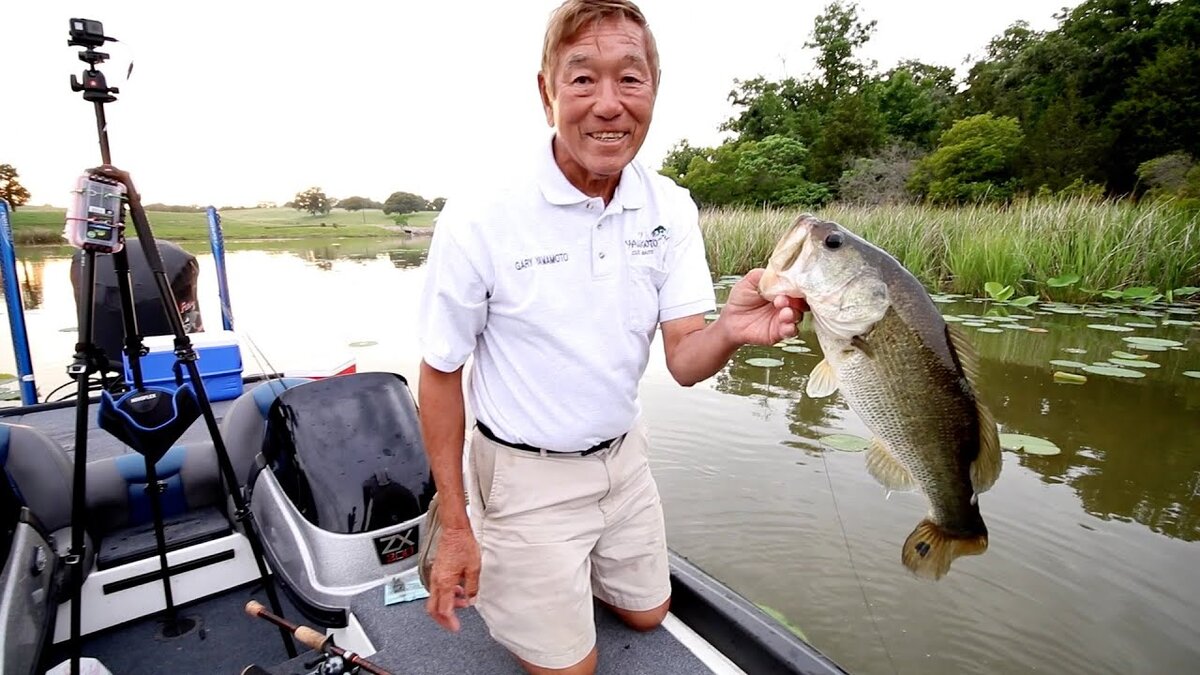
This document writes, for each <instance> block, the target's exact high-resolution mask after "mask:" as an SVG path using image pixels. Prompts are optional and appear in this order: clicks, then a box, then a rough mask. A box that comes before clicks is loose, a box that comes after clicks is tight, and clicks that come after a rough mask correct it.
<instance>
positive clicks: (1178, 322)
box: [1162, 319, 1194, 326]
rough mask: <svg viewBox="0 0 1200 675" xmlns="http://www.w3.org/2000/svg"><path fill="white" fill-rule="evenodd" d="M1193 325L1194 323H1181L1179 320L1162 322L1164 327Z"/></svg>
mask: <svg viewBox="0 0 1200 675" xmlns="http://www.w3.org/2000/svg"><path fill="white" fill-rule="evenodd" d="M1193 323H1194V322H1192V321H1179V320H1178V319H1163V320H1162V325H1164V326H1191V325H1193Z"/></svg>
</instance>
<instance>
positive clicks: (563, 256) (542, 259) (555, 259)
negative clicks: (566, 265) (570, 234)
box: [513, 251, 569, 271]
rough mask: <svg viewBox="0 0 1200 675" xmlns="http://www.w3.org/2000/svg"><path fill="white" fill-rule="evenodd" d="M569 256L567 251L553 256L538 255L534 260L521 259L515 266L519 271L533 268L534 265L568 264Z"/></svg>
mask: <svg viewBox="0 0 1200 675" xmlns="http://www.w3.org/2000/svg"><path fill="white" fill-rule="evenodd" d="M568 258H569V256H568V255H567V252H566V251H563V252H562V253H554V254H551V255H538V256H534V257H532V258H521V259H520V260H517V261H516V262H515V263H513V264H514V266H515V267H516V268H517V270H518V271H520V270H523V269H526V268H529V267H532V266H534V265H553V264H555V263H563V262H567V260H568Z"/></svg>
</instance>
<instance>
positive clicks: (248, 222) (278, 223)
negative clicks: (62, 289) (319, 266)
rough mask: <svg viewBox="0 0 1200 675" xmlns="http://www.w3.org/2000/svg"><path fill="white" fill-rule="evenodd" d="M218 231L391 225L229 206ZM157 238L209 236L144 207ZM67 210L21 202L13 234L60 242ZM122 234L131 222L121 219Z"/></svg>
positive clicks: (192, 216) (348, 231)
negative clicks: (124, 225)
mask: <svg viewBox="0 0 1200 675" xmlns="http://www.w3.org/2000/svg"><path fill="white" fill-rule="evenodd" d="M220 215H221V231H222V232H223V233H224V235H225V238H226V239H295V238H304V237H312V236H321V237H334V236H336V237H379V236H382V235H386V234H388V230H387V229H385V228H389V227H390V228H395V227H396V225H395V223H394V222H393V221H392V219H391V217H390V216H386V215H384V213H383V211H381V210H379V209H368V210H365V211H355V212H350V211H344V210H342V209H334V210H333V211H331V212H329V213H327V214H325V215H322V216H310V215H308V214H307V213H303V212H301V211H297V210H295V209H284V208H275V209H231V210H227V211H222V212H220ZM436 216H437V213H436V212H434V211H423V212H420V213H413V214H410V216H409V219H408V225H407V226H408V227H411V228H417V229H425V228H431V227H433V220H434V218H435V217H436ZM146 217H147V218H148V219H149V220H150V227H151V228H152V229H153V230H154V234H155V236H156V237H162V238H163V239H169V240H171V241H187V240H190V239H201V240H207V239H208V217H207V216H206V215H205V214H204V213H175V212H166V211H147V212H146ZM65 218H66V210H64V209H54V208H45V207H34V206H25V207H21V208H20V209H17V210H16V211H14V212H13V214H12V225H13V238H14V239H15V240H16V242H17V243H21V244H32V243H41V244H57V243H61V242H62V228H63V222H64V220H65ZM126 228H127V236H129V235H131V234H132V231H133V223H132V221H131V220H129V219H128V217H127V218H126Z"/></svg>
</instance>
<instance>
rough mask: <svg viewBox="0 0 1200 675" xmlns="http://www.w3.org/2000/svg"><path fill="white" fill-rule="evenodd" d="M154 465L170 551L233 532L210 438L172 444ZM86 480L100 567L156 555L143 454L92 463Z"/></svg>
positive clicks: (97, 563)
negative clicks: (185, 443) (182, 443)
mask: <svg viewBox="0 0 1200 675" xmlns="http://www.w3.org/2000/svg"><path fill="white" fill-rule="evenodd" d="M154 469H155V472H156V473H157V474H158V481H159V484H160V485H161V486H162V487H161V490H162V491H161V493H160V496H161V498H162V499H161V503H162V510H163V525H164V533H165V536H166V541H167V550H168V551H171V550H175V549H179V548H183V547H186V546H191V545H193V544H198V543H200V542H202V541H208V540H210V539H216V538H218V537H222V536H224V535H226V534H229V533H230V532H232V526H231V524H230V521H229V518H228V517H226V514H225V499H226V498H225V493H224V487H223V483H222V481H221V476H220V470H219V468H218V465H217V455H216V452H215V450H214V449H213V444H212V442H211V441H203V442H196V443H190V444H187V445H176V446H173V447H172V448H171V449H170V450H168V451H167V452H166V454H164V455H163V456H162V458H161V459H159V460H158V461H157V462H155V464H154ZM87 481H88V531H89V532H91V533H92V535H93V536H94V537H95V538H96V539H97V540H98V541H99V544H98V546H97V560H96V566H97V568H98V569H108V568H111V567H115V566H117V565H121V564H124V563H128V562H132V561H134V560H139V559H142V558H148V557H152V556H155V555H157V552H158V550H157V548H156V541H155V537H154V515H153V513H154V512H153V510H152V508H151V503H150V496H149V494H148V492H147V481H146V460H145V457H143V456H142V455H139V454H136V453H129V454H125V455H119V456H116V457H109V458H105V459H100V460H96V461H94V462H89V463H88V468H87Z"/></svg>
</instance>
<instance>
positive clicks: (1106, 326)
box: [1087, 323, 1133, 333]
mask: <svg viewBox="0 0 1200 675" xmlns="http://www.w3.org/2000/svg"><path fill="white" fill-rule="evenodd" d="M1087 327H1088V328H1092V329H1095V330H1106V331H1110V332H1113V333H1132V332H1133V329H1132V328H1130V327H1129V326H1118V325H1116V324H1111V323H1089V324H1088V325H1087Z"/></svg>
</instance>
